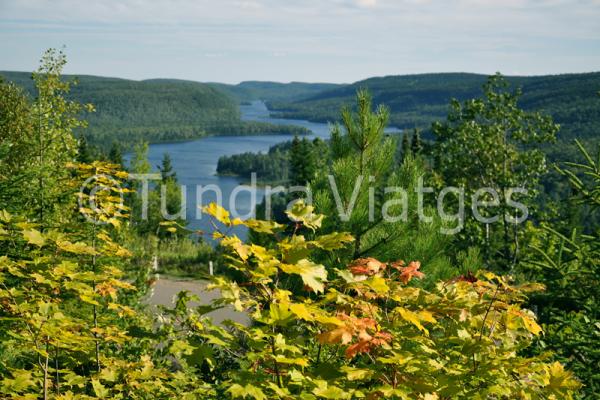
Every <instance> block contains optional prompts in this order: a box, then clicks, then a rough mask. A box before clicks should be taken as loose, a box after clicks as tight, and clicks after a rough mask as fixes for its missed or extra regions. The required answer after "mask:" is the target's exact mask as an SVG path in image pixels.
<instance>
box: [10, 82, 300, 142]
mask: <svg viewBox="0 0 600 400" xmlns="http://www.w3.org/2000/svg"><path fill="white" fill-rule="evenodd" d="M0 76H3V77H4V79H6V80H8V81H12V82H14V83H15V84H17V85H19V86H22V87H24V88H25V89H26V90H27V91H29V92H30V93H33V81H32V79H31V74H30V73H27V72H0ZM63 79H64V80H67V81H72V80H74V79H77V81H78V84H77V85H72V86H71V93H70V97H71V98H72V99H73V100H76V101H78V102H81V103H91V104H93V105H94V107H95V108H96V111H95V112H94V113H91V114H88V115H85V119H86V120H87V121H88V122H89V126H88V128H87V129H86V131H85V132H86V133H85V134H86V137H87V138H88V140H89V141H90V142H92V143H95V144H98V145H110V143H111V142H112V141H114V140H118V141H119V142H121V143H122V144H124V145H125V146H127V145H129V144H132V143H135V142H137V141H139V140H141V139H143V140H146V141H149V142H161V141H176V140H186V139H192V138H197V137H200V136H203V135H205V134H257V133H282V132H287V133H300V134H302V133H306V132H305V131H304V130H303V129H300V128H297V127H285V126H284V127H275V126H271V125H269V124H261V123H252V122H242V121H241V120H240V114H239V108H238V104H237V101H236V100H235V99H234V98H232V97H231V96H230V95H228V94H226V93H224V92H223V91H220V90H218V89H216V88H215V87H213V86H211V85H208V84H205V83H199V82H192V81H184V80H174V79H152V80H145V81H133V80H127V79H117V78H106V77H98V76H89V75H77V76H73V75H64V76H63Z"/></svg>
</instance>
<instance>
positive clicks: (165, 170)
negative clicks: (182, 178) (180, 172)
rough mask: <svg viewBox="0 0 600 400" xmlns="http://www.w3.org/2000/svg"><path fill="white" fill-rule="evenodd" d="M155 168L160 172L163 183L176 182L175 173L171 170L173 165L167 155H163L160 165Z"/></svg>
mask: <svg viewBox="0 0 600 400" xmlns="http://www.w3.org/2000/svg"><path fill="white" fill-rule="evenodd" d="M157 168H158V169H159V171H160V175H161V177H162V181H163V182H167V181H177V173H176V172H175V171H174V170H173V164H172V162H171V156H170V155H169V153H165V154H164V155H163V159H162V162H161V165H158V166H157Z"/></svg>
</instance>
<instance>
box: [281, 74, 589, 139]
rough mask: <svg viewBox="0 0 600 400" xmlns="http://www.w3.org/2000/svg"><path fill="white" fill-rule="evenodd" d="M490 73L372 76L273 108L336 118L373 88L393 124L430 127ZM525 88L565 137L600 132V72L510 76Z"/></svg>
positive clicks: (289, 114)
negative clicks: (361, 93)
mask: <svg viewBox="0 0 600 400" xmlns="http://www.w3.org/2000/svg"><path fill="white" fill-rule="evenodd" d="M486 78H487V76H485V75H479V74H468V73H439V74H420V75H402V76H387V77H380V78H370V79H366V80H363V81H359V82H356V83H353V84H351V85H346V86H343V87H339V88H335V89H332V90H327V91H324V92H322V93H319V94H316V95H314V96H311V97H309V98H306V99H302V100H297V101H293V102H283V101H271V102H269V107H270V108H271V109H272V110H275V111H278V113H279V114H280V116H283V117H285V118H302V119H310V120H313V121H321V122H324V121H335V120H337V119H338V118H339V112H340V109H341V107H342V106H343V105H344V104H352V103H353V97H354V95H355V93H356V90H357V89H359V88H367V89H369V90H370V91H371V93H372V94H373V98H374V103H375V104H385V105H386V106H388V107H389V108H390V111H391V121H390V122H391V124H392V125H395V126H398V127H400V128H413V127H421V128H424V129H427V128H429V127H430V125H431V123H432V122H433V121H435V120H440V119H444V118H445V116H446V115H447V112H448V104H449V102H450V100H451V99H452V98H456V99H458V100H461V101H462V100H466V99H469V98H472V97H476V96H480V95H481V94H482V91H481V86H482V85H483V83H484V82H485V80H486ZM508 80H509V82H510V83H511V84H512V85H513V86H515V87H517V86H519V87H521V88H522V90H523V96H522V99H521V106H522V107H523V108H525V109H527V110H539V111H543V112H547V113H549V114H551V115H552V116H553V117H554V119H555V121H556V122H558V123H560V124H561V125H562V129H561V132H560V134H559V136H560V138H562V139H572V138H574V137H580V138H590V137H595V136H596V137H597V136H598V135H600V98H599V97H598V95H597V93H598V91H600V72H594V73H586V74H565V75H549V76H534V77H508Z"/></svg>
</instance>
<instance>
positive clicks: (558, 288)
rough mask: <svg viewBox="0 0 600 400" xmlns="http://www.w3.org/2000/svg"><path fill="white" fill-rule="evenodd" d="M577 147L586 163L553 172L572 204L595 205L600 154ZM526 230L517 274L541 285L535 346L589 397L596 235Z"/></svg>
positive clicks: (597, 332) (597, 324)
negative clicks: (571, 193)
mask: <svg viewBox="0 0 600 400" xmlns="http://www.w3.org/2000/svg"><path fill="white" fill-rule="evenodd" d="M577 145H578V146H579V147H580V149H581V152H582V155H583V157H584V158H585V159H586V163H584V164H577V163H566V164H565V165H564V166H562V167H560V168H559V172H560V173H561V174H562V175H563V176H565V177H567V178H568V180H569V182H570V184H571V185H572V186H573V188H575V189H576V192H575V193H577V201H578V202H580V203H583V204H588V205H590V206H592V207H596V208H597V207H598V206H599V205H600V202H599V201H598V187H600V157H596V158H595V159H594V158H592V156H591V155H590V154H589V153H588V152H587V151H586V150H585V149H584V148H583V147H582V146H581V144H580V143H579V142H578V143H577ZM599 154H600V148H599ZM579 173H582V174H581V175H580V174H579ZM580 176H585V177H586V178H587V179H585V178H582V177H580ZM530 231H531V232H529V234H530V236H531V239H530V240H529V248H528V250H529V251H528V254H527V258H526V259H525V263H524V265H523V266H522V268H521V272H522V273H523V274H524V275H525V277H526V278H530V279H536V280H539V281H540V282H542V283H544V284H545V285H546V287H547V290H546V291H545V292H544V293H542V294H539V295H537V296H534V297H532V298H531V300H530V303H531V305H532V306H533V307H535V308H536V309H537V310H538V314H539V318H540V321H541V322H542V323H543V324H544V327H545V328H546V335H545V336H544V337H543V338H542V339H541V340H540V342H539V346H538V350H539V351H545V350H547V349H550V350H552V351H553V352H555V353H556V355H557V358H558V360H560V361H561V362H564V363H565V364H566V365H568V366H569V368H570V369H571V370H572V371H573V372H575V373H576V374H577V376H578V377H579V378H580V379H581V381H582V383H583V384H584V393H585V398H589V399H592V398H595V397H596V395H597V393H598V392H599V391H600V377H599V376H598V368H599V367H600V352H599V351H598V346H597V343H598V339H599V337H600V309H599V308H598V304H599V302H600V275H599V271H600V236H598V232H595V233H594V234H591V235H586V234H582V232H580V231H578V230H577V229H574V230H572V231H571V232H570V234H567V235H564V234H561V233H560V232H558V231H556V230H555V229H552V227H550V226H547V225H544V226H542V227H541V228H533V227H531V228H530Z"/></svg>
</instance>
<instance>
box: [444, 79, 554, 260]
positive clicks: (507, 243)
mask: <svg viewBox="0 0 600 400" xmlns="http://www.w3.org/2000/svg"><path fill="white" fill-rule="evenodd" d="M508 89H509V87H508V82H507V81H506V80H505V79H504V78H503V77H502V76H501V75H495V76H492V77H490V79H489V80H488V82H487V83H486V84H485V85H484V89H483V91H484V97H483V98H480V99H473V100H468V101H466V102H465V103H464V104H460V103H459V102H458V101H457V100H455V101H453V102H452V109H451V112H450V114H449V115H448V119H447V121H446V122H445V123H443V124H440V123H436V124H434V127H433V130H434V133H435V135H436V137H437V141H436V143H435V160H436V163H437V164H436V170H437V172H439V173H440V174H441V176H442V178H443V180H444V183H445V184H446V185H450V186H455V187H459V188H462V189H464V195H465V208H466V209H467V210H472V209H473V207H472V205H473V204H474V203H476V202H483V201H485V202H488V204H489V206H488V207H478V208H477V211H478V212H480V213H481V215H482V216H483V217H485V218H487V219H488V220H489V222H488V223H483V222H482V221H481V220H478V219H477V218H476V216H475V215H474V212H473V213H472V212H468V213H467V215H466V216H465V217H466V218H465V219H466V221H465V229H464V232H461V234H460V243H461V244H462V245H463V246H473V245H477V246H481V247H482V248H483V249H484V250H485V261H486V263H487V265H488V266H494V267H497V266H498V264H501V265H503V266H504V267H507V266H510V265H514V264H515V263H516V262H517V260H518V237H519V233H518V230H519V225H518V224H515V223H511V222H510V218H516V217H517V213H519V216H521V213H523V212H524V211H523V210H518V211H517V210H516V208H515V206H514V205H511V204H510V203H509V200H511V199H512V201H513V202H514V201H517V196H518V201H519V202H520V203H521V204H523V205H524V206H526V207H528V208H532V206H533V205H534V199H535V198H536V194H537V188H538V184H539V181H540V178H541V176H542V175H543V174H544V173H545V172H546V170H547V167H546V159H545V156H544V153H543V152H542V151H541V150H540V149H539V145H540V144H542V143H547V142H552V141H553V140H554V139H555V135H556V131H557V130H558V126H556V125H555V124H554V123H553V122H552V120H551V119H550V118H549V117H547V116H542V115H541V114H539V113H528V112H525V111H523V110H521V109H520V108H519V107H518V101H519V97H520V91H518V90H517V91H516V92H511V91H509V90H508ZM482 189H486V190H488V189H491V190H494V191H495V192H496V194H497V196H496V198H494V196H493V195H491V194H490V193H489V192H488V193H486V192H481V190H482ZM513 189H524V190H526V193H521V194H520V195H517V194H513V192H512V190H513ZM474 196H476V197H475V198H474ZM513 196H514V198H513ZM492 207H493V208H492ZM494 216H497V217H494ZM493 260H494V261H493ZM494 262H495V263H496V264H495V265H493V263H494Z"/></svg>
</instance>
